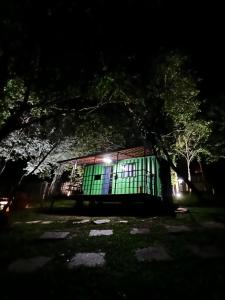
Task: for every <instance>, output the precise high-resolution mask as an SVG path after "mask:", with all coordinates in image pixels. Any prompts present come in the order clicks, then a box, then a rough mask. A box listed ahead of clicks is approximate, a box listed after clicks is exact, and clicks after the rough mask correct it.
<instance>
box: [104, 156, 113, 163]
mask: <svg viewBox="0 0 225 300" xmlns="http://www.w3.org/2000/svg"><path fill="white" fill-rule="evenodd" d="M103 161H104V163H105V164H111V162H112V160H111V158H109V157H104V158H103Z"/></svg>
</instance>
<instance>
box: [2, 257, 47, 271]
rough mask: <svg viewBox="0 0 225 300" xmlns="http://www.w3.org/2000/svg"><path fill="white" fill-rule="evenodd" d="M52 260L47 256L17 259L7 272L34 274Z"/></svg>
mask: <svg viewBox="0 0 225 300" xmlns="http://www.w3.org/2000/svg"><path fill="white" fill-rule="evenodd" d="M51 259H52V258H51V257H47V256H36V257H32V258H28V259H18V260H16V261H14V262H12V263H11V264H10V265H9V267H8V270H9V271H10V272H16V273H30V272H34V271H36V270H38V269H40V268H42V267H43V266H44V265H46V264H47V262H49V261H50V260H51Z"/></svg>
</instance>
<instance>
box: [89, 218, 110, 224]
mask: <svg viewBox="0 0 225 300" xmlns="http://www.w3.org/2000/svg"><path fill="white" fill-rule="evenodd" d="M109 222H110V220H109V219H102V220H95V221H93V223H95V224H105V223H109Z"/></svg>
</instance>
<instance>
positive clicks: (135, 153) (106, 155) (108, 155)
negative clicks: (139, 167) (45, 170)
mask: <svg viewBox="0 0 225 300" xmlns="http://www.w3.org/2000/svg"><path fill="white" fill-rule="evenodd" d="M152 154H153V151H152V149H150V148H147V147H144V146H139V147H133V148H126V149H119V150H114V151H111V152H102V153H94V154H89V155H86V156H80V157H74V158H71V159H66V160H61V161H59V162H58V163H60V164H64V163H75V162H76V163H77V164H79V165H92V164H100V163H104V162H105V159H110V160H112V162H113V161H119V160H123V159H129V158H135V157H143V156H147V155H152Z"/></svg>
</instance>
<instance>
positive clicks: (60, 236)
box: [40, 231, 70, 240]
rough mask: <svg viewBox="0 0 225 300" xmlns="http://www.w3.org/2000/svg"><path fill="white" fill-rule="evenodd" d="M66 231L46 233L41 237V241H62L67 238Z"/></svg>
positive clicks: (67, 233)
mask: <svg viewBox="0 0 225 300" xmlns="http://www.w3.org/2000/svg"><path fill="white" fill-rule="evenodd" d="M69 234H70V232H68V231H46V232H44V233H43V234H42V235H41V236H40V239H41V240H64V239H66V238H67V237H68V235H69Z"/></svg>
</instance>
